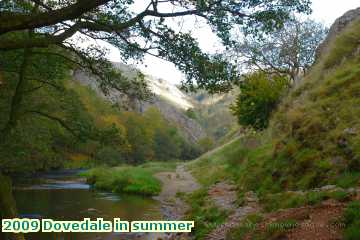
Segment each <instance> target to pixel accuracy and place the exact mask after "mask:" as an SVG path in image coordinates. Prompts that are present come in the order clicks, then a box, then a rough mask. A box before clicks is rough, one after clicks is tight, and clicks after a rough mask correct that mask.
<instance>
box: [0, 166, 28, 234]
mask: <svg viewBox="0 0 360 240" xmlns="http://www.w3.org/2000/svg"><path fill="white" fill-rule="evenodd" d="M0 217H1V219H4V218H16V217H17V211H16V203H15V200H14V197H13V194H12V183H11V179H10V178H9V177H7V176H4V175H2V174H1V173H0ZM0 239H5V240H24V239H25V238H24V236H23V234H5V233H2V232H0Z"/></svg>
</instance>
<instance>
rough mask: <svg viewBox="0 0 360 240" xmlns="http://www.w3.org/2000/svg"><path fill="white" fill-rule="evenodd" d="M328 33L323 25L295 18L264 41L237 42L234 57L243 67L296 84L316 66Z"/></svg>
mask: <svg viewBox="0 0 360 240" xmlns="http://www.w3.org/2000/svg"><path fill="white" fill-rule="evenodd" d="M327 32H328V30H327V28H326V27H325V26H323V25H322V24H321V23H318V22H315V21H313V20H309V19H308V20H301V19H296V18H293V19H290V20H288V21H286V22H285V24H284V27H283V28H281V29H279V30H276V31H273V32H271V33H269V34H267V35H266V36H265V37H263V38H257V37H253V36H251V35H248V36H245V38H244V40H243V41H239V42H238V43H236V46H235V48H234V55H235V56H236V58H237V59H240V62H241V63H242V64H240V66H242V67H246V68H249V69H255V70H259V71H262V72H265V73H268V74H278V75H284V76H287V77H289V78H290V79H291V80H292V81H293V82H294V81H296V80H297V78H299V76H300V75H301V74H304V73H306V71H307V70H308V69H309V68H310V67H311V66H312V64H313V63H314V60H315V55H316V49H317V47H318V46H319V45H320V43H321V42H322V41H323V40H324V38H325V37H326V34H327Z"/></svg>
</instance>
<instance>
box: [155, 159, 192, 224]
mask: <svg viewBox="0 0 360 240" xmlns="http://www.w3.org/2000/svg"><path fill="white" fill-rule="evenodd" d="M155 177H156V178H158V179H159V180H160V181H161V182H162V185H163V186H162V191H161V193H160V194H159V196H157V197H156V198H155V199H157V200H158V201H160V202H161V205H162V211H163V214H164V216H165V218H166V219H169V220H178V219H181V218H182V217H183V216H184V214H185V212H186V210H187V206H186V204H185V203H184V202H183V201H182V200H181V199H179V198H178V197H177V196H176V194H177V193H180V192H183V193H191V192H193V191H195V190H197V189H199V184H198V183H197V182H196V180H195V178H194V177H193V176H192V175H191V174H190V173H189V172H188V171H186V169H185V166H184V165H179V166H178V167H177V168H176V171H175V172H160V173H157V174H156V175H155Z"/></svg>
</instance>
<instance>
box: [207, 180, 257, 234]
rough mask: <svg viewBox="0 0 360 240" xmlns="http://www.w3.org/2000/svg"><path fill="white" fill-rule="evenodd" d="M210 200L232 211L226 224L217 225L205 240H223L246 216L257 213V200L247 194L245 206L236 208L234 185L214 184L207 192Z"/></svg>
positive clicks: (225, 183)
mask: <svg viewBox="0 0 360 240" xmlns="http://www.w3.org/2000/svg"><path fill="white" fill-rule="evenodd" d="M208 193H209V196H210V198H211V199H212V200H213V201H214V202H215V204H216V205H217V206H218V207H219V208H221V209H224V210H229V211H232V213H231V214H230V216H229V217H228V218H227V220H226V222H225V223H224V224H222V225H219V226H218V227H217V228H215V229H214V230H213V231H212V232H210V233H209V234H208V235H207V236H206V237H205V240H222V239H225V237H226V233H227V232H228V231H229V230H230V229H231V228H233V227H235V226H236V225H238V224H239V223H240V222H241V221H242V220H243V219H244V218H245V217H246V216H248V215H249V214H251V213H255V212H257V211H259V206H258V203H257V198H256V196H254V195H253V194H248V195H247V196H246V199H247V200H246V202H247V205H246V206H242V207H237V206H236V199H237V192H236V188H235V186H234V185H232V184H231V183H227V182H220V183H217V184H215V185H214V186H213V187H211V188H210V190H209V192H208Z"/></svg>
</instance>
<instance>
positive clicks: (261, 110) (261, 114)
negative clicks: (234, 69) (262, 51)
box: [231, 73, 288, 130]
mask: <svg viewBox="0 0 360 240" xmlns="http://www.w3.org/2000/svg"><path fill="white" fill-rule="evenodd" d="M287 87H288V80H287V79H286V78H285V77H279V76H274V77H270V76H268V75H266V74H264V73H253V74H251V75H248V76H245V78H244V81H242V82H241V84H240V94H239V95H238V97H237V99H236V102H235V104H233V105H232V106H231V110H232V112H233V114H234V115H235V116H236V117H237V118H238V122H239V124H240V125H243V126H251V127H253V128H255V129H258V130H262V129H265V128H266V127H267V126H268V124H269V118H270V115H271V112H272V111H273V110H274V109H275V108H276V106H277V105H278V103H279V101H280V98H281V96H282V95H283V93H284V92H285V90H286V89H287Z"/></svg>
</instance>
